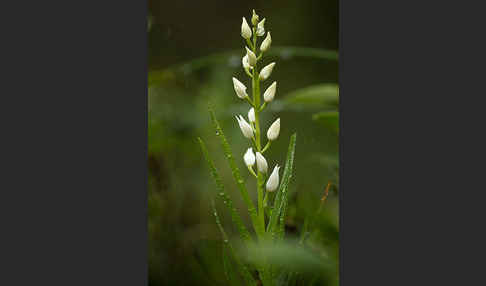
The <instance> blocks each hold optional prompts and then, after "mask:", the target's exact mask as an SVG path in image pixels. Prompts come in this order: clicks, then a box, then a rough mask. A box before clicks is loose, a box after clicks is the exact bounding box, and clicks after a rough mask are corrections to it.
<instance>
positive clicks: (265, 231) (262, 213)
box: [198, 10, 296, 286]
mask: <svg viewBox="0 0 486 286" xmlns="http://www.w3.org/2000/svg"><path fill="white" fill-rule="evenodd" d="M251 23H252V26H253V27H250V25H248V22H247V21H246V19H245V17H243V20H242V24H241V36H242V37H243V38H244V40H245V42H246V44H247V46H245V50H246V54H245V56H244V57H243V58H242V66H243V69H244V71H245V73H246V74H247V75H248V77H249V78H250V80H251V86H252V97H251V98H250V96H249V95H248V94H247V91H246V90H247V87H246V86H245V85H244V84H243V83H242V82H241V81H239V80H238V79H236V78H235V77H233V86H234V90H235V92H236V95H237V96H238V98H240V99H242V100H246V101H247V102H248V104H249V105H250V107H251V108H250V110H249V111H248V121H246V119H245V118H244V117H243V116H241V115H237V116H236V120H237V122H238V125H239V127H240V129H241V132H242V133H243V136H244V137H245V138H247V139H248V140H249V143H250V145H251V146H250V147H249V148H248V149H247V151H246V152H245V154H244V155H243V161H244V163H245V165H246V166H247V168H248V171H249V172H250V173H251V175H252V176H254V177H255V179H256V191H257V207H256V208H255V205H254V203H253V201H252V200H251V198H250V196H249V195H248V191H247V189H246V186H245V182H244V181H243V178H242V177H241V175H240V171H239V169H238V167H237V166H236V163H235V160H234V156H233V155H232V152H231V149H230V146H229V144H228V142H227V140H226V137H225V136H224V133H223V130H222V129H221V126H220V124H219V122H218V120H217V119H216V117H215V115H214V112H213V110H212V109H211V108H210V115H211V119H212V122H213V124H214V127H215V128H216V134H217V135H218V136H219V138H220V140H221V143H222V147H223V151H224V153H225V155H226V158H227V160H228V163H229V165H230V167H231V169H232V174H233V177H234V179H235V181H236V184H237V186H238V188H239V191H240V193H241V195H242V197H243V200H244V202H245V204H246V206H247V208H248V212H249V214H250V218H251V222H252V225H253V229H254V231H255V234H256V241H255V238H254V237H253V235H251V234H250V232H249V231H248V229H247V227H246V226H245V224H244V223H243V221H242V219H241V217H240V215H239V213H238V211H237V210H236V208H235V207H234V205H233V202H232V200H231V198H230V196H229V194H227V193H226V191H225V189H224V186H223V184H222V181H221V178H220V177H219V175H218V173H217V171H216V168H215V166H214V163H213V161H212V159H211V158H210V157H209V153H208V151H207V148H206V146H205V144H204V143H203V141H202V140H201V139H200V138H198V139H199V143H200V145H201V149H202V151H203V154H204V157H205V158H206V160H207V162H208V164H209V167H210V169H211V174H212V176H213V178H214V180H215V182H216V186H217V188H218V195H219V196H220V197H221V198H222V199H223V202H224V204H225V205H226V207H228V209H229V211H230V212H231V217H232V221H233V223H234V224H235V225H236V227H237V228H238V230H239V235H240V238H241V240H242V241H243V245H244V246H245V247H247V248H249V247H251V246H252V245H255V243H256V244H260V245H263V244H268V243H276V242H278V241H281V240H282V239H283V236H284V226H285V223H284V220H285V214H286V208H287V200H288V199H287V193H288V192H287V188H288V185H289V182H290V178H291V176H292V168H293V160H294V152H295V141H296V134H293V135H292V136H291V138H290V144H289V149H288V154H287V159H286V163H285V169H284V172H283V177H282V181H281V182H279V169H280V167H279V165H278V164H275V165H274V167H273V171H272V172H271V173H270V174H269V172H268V171H269V170H268V167H269V165H268V163H267V159H266V158H265V156H264V154H265V152H266V151H267V150H268V149H269V148H270V146H271V143H272V141H274V140H276V139H277V138H278V136H279V133H280V118H277V119H276V120H275V121H274V122H273V123H272V124H271V125H270V127H269V128H268V130H267V133H266V135H267V139H268V140H267V142H266V144H265V145H263V144H262V138H261V137H262V136H261V126H260V116H261V115H262V112H263V111H264V109H265V107H266V106H267V104H270V103H271V102H272V101H273V99H274V97H275V93H276V90H277V82H276V81H274V82H273V83H272V84H270V85H269V86H268V87H267V89H266V90H265V92H264V93H263V103H262V101H261V98H260V83H264V82H266V81H267V80H268V78H269V77H270V75H271V74H272V71H273V68H274V67H275V62H272V63H269V64H267V65H266V66H264V67H263V68H262V69H261V70H259V69H258V67H259V64H260V63H261V61H263V56H264V54H265V52H267V51H268V50H269V48H270V46H271V43H272V38H271V35H270V32H269V31H268V32H267V33H266V37H265V39H264V40H263V41H262V42H261V44H260V46H258V37H263V36H264V35H265V27H264V25H265V19H262V20H261V21H260V20H259V16H258V15H257V14H256V13H255V10H253V15H252V17H251ZM255 164H256V169H254V166H255ZM279 183H280V184H279ZM212 206H213V211H214V216H215V218H216V223H217V225H218V227H219V229H220V231H221V233H222V236H223V241H224V248H223V254H224V255H223V258H224V261H223V262H224V266H225V273H226V275H227V278H228V279H229V280H233V279H238V277H242V278H243V279H244V281H245V282H246V284H248V285H257V284H258V282H257V281H258V280H259V281H260V283H262V284H263V285H265V286H266V285H275V281H276V280H277V277H278V276H281V275H280V274H281V273H279V272H281V270H280V269H278V267H276V266H274V265H270V263H269V262H268V261H266V259H265V258H263V259H262V260H261V261H259V262H258V263H253V264H255V265H251V263H247V262H244V261H242V259H241V258H240V257H239V255H237V253H236V252H235V250H234V248H233V246H232V244H231V243H230V241H229V239H228V236H227V234H226V232H225V230H224V229H223V227H222V225H221V222H220V219H219V216H218V213H217V211H216V207H215V205H214V201H213V204H212ZM232 265H233V266H232ZM235 268H236V269H237V271H236V272H234V273H233V272H232V269H233V270H234V269H235ZM237 273H238V274H239V275H241V276H238V274H237ZM255 273H258V274H257V275H254V274H255ZM234 275H235V276H234Z"/></svg>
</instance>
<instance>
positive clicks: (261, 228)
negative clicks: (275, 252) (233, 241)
mask: <svg viewBox="0 0 486 286" xmlns="http://www.w3.org/2000/svg"><path fill="white" fill-rule="evenodd" d="M209 113H210V115H211V120H212V122H213V125H214V128H215V129H216V134H217V136H218V137H219V138H220V139H221V145H222V147H223V151H224V154H225V156H226V159H227V161H228V164H229V165H230V168H231V172H232V174H233V178H234V179H235V181H236V185H237V186H238V189H239V190H240V193H241V196H242V197H243V200H244V201H245V203H246V205H247V207H248V212H249V213H250V218H251V221H252V224H253V227H254V229H255V232H256V233H257V235H258V237H262V236H263V235H264V233H265V229H264V226H263V225H261V224H260V223H259V221H258V214H257V210H256V208H255V205H254V204H253V202H252V201H251V199H250V197H249V195H248V191H247V190H246V187H245V182H244V181H243V178H242V177H241V175H240V170H239V169H238V167H237V166H236V163H235V159H234V156H233V153H232V152H231V148H230V146H229V144H228V141H227V140H226V137H225V136H224V133H223V129H221V126H220V125H219V122H218V120H217V119H216V116H215V114H214V111H213V109H212V108H211V107H209Z"/></svg>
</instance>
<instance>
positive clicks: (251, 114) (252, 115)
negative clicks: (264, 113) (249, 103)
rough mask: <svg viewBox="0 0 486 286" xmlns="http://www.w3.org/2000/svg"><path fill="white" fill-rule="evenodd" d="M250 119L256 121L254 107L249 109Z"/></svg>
mask: <svg viewBox="0 0 486 286" xmlns="http://www.w3.org/2000/svg"><path fill="white" fill-rule="evenodd" d="M248 121H250V122H252V123H253V122H255V109H254V108H253V107H252V108H251V109H250V111H248Z"/></svg>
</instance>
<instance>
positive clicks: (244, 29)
mask: <svg viewBox="0 0 486 286" xmlns="http://www.w3.org/2000/svg"><path fill="white" fill-rule="evenodd" d="M241 36H242V37H243V38H245V39H247V40H248V39H250V38H251V28H250V26H249V25H248V23H247V22H246V19H245V17H243V21H242V22H241Z"/></svg>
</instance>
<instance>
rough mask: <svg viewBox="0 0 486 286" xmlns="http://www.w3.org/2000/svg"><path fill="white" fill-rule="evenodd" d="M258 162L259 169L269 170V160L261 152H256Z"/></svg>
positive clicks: (263, 171)
mask: <svg viewBox="0 0 486 286" xmlns="http://www.w3.org/2000/svg"><path fill="white" fill-rule="evenodd" d="M256 163H257V168H258V171H260V172H262V173H266V172H267V169H268V164H267V160H265V157H263V155H262V154H260V152H256Z"/></svg>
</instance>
